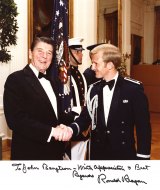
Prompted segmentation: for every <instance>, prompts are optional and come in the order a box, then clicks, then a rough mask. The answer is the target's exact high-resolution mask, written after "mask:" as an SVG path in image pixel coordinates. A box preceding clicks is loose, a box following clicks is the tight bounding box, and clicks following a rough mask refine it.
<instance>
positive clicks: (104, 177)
mask: <svg viewBox="0 0 160 190" xmlns="http://www.w3.org/2000/svg"><path fill="white" fill-rule="evenodd" d="M97 181H98V183H105V184H106V183H122V182H126V183H134V184H136V185H137V186H138V184H139V183H144V184H147V183H146V182H145V181H143V180H139V179H131V178H130V177H129V175H128V174H126V175H124V176H122V177H121V178H113V179H109V178H107V175H106V174H100V175H98V178H97Z"/></svg>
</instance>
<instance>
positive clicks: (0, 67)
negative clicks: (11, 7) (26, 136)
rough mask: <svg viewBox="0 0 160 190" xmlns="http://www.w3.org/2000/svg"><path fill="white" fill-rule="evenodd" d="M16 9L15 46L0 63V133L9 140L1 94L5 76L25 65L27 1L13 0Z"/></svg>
mask: <svg viewBox="0 0 160 190" xmlns="http://www.w3.org/2000/svg"><path fill="white" fill-rule="evenodd" d="M14 1H15V3H16V4H17V8H18V13H19V14H18V16H17V21H18V27H19V28H18V32H17V45H16V46H11V47H9V48H8V49H9V50H10V51H11V56H12V59H11V61H9V62H8V63H7V64H6V63H1V62H0V133H4V134H5V137H4V138H10V136H11V133H10V130H8V128H7V125H6V121H5V117H4V111H3V92H4V83H5V81H6V78H7V76H8V75H9V74H10V73H12V72H14V71H16V70H20V69H22V68H23V67H24V66H25V65H26V64H27V58H28V37H27V36H28V26H27V17H28V16H27V0H23V1H20V0H14Z"/></svg>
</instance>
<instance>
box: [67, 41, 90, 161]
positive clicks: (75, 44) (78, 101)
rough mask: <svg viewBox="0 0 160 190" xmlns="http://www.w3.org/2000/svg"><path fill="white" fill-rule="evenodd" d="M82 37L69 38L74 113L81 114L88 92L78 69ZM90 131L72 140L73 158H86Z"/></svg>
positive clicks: (80, 61) (81, 55) (71, 156)
mask: <svg viewBox="0 0 160 190" xmlns="http://www.w3.org/2000/svg"><path fill="white" fill-rule="evenodd" d="M82 41H83V39H82V38H71V39H69V61H70V69H71V83H72V87H71V92H72V106H71V109H72V113H76V115H77V113H78V114H79V113H80V112H81V110H82V108H83V107H84V105H85V100H86V94H87V83H86V80H85V77H84V75H83V74H82V73H81V72H80V71H79V70H78V66H79V65H81V64H82V57H83V53H82V51H83V50H84V48H83V47H82ZM88 138H89V133H88V131H86V133H81V134H79V135H78V136H77V137H76V138H73V139H72V141H71V152H70V153H68V154H71V155H70V158H71V159H72V160H84V159H86V154H87V143H88Z"/></svg>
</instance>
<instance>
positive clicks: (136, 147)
mask: <svg viewBox="0 0 160 190" xmlns="http://www.w3.org/2000/svg"><path fill="white" fill-rule="evenodd" d="M90 56H91V60H92V69H93V70H94V71H95V74H96V77H97V78H101V77H102V78H103V80H102V81H99V82H96V83H94V84H92V85H91V86H90V88H89V90H88V94H87V106H86V107H85V108H84V109H83V110H82V112H81V114H80V116H79V117H78V118H77V119H76V120H75V122H74V123H72V124H71V125H70V126H69V127H70V128H71V129H72V130H73V136H76V135H78V134H79V133H80V132H81V131H83V130H85V129H86V128H87V127H88V125H89V123H90V122H91V123H92V132H91V155H90V158H91V160H136V159H138V160H140V159H150V149H151V126H150V115H149V109H148V100H147V97H146V95H145V94H144V90H143V86H142V83H141V82H139V81H136V80H133V79H130V78H123V77H122V76H120V75H119V73H118V71H117V68H118V66H120V64H121V53H120V51H119V49H118V48H117V47H115V46H113V45H111V44H101V45H98V46H96V47H94V48H93V49H92V50H91V52H90ZM61 126H63V125H61ZM134 133H135V134H136V138H135V136H134ZM64 134H65V132H64ZM68 137H69V136H68ZM55 138H56V139H57V140H58V139H59V136H58V133H57V134H56V136H55ZM65 140H66V139H65ZM135 142H136V143H135Z"/></svg>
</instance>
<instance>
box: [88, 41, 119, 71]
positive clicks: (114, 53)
mask: <svg viewBox="0 0 160 190" xmlns="http://www.w3.org/2000/svg"><path fill="white" fill-rule="evenodd" d="M99 51H101V52H102V53H103V55H102V59H103V61H104V62H105V63H108V62H112V63H113V64H114V66H115V68H116V69H117V68H118V67H119V66H120V64H121V53H120V50H119V48H118V47H116V46H114V45H112V44H101V45H98V46H96V47H95V48H94V49H92V50H91V52H90V56H92V55H94V54H97V53H98V52H99Z"/></svg>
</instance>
